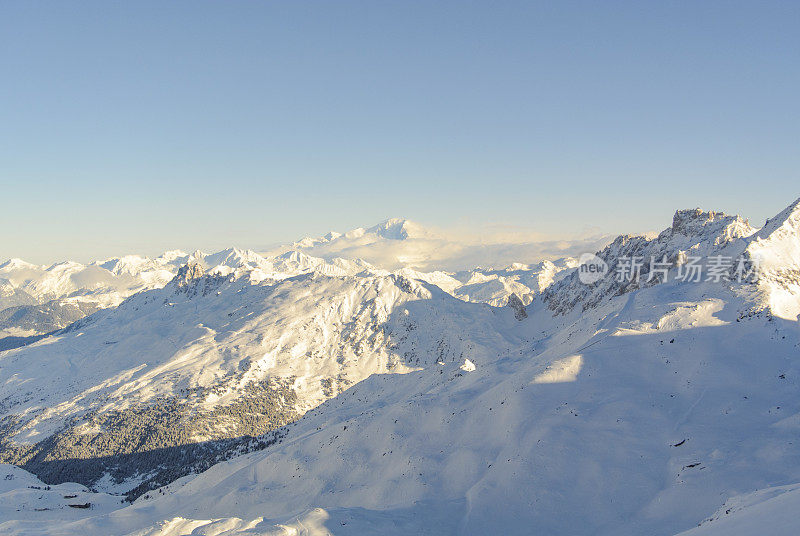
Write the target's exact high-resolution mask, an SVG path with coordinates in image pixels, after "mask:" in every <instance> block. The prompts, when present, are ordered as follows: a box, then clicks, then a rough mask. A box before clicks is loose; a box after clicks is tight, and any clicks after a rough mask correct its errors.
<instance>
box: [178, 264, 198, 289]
mask: <svg viewBox="0 0 800 536" xmlns="http://www.w3.org/2000/svg"><path fill="white" fill-rule="evenodd" d="M201 277H203V268H202V267H201V266H200V264H199V263H196V262H193V263H190V264H185V265H183V266H181V267H180V268H178V273H177V274H175V278H174V279H173V280H172V281H171V283H173V284H174V285H175V286H177V287H178V288H183V287H185V286H187V285H189V284H190V283H191V282H192V281H194V280H195V279H200V278H201Z"/></svg>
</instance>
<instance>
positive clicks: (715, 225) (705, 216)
mask: <svg viewBox="0 0 800 536" xmlns="http://www.w3.org/2000/svg"><path fill="white" fill-rule="evenodd" d="M754 232H756V229H755V228H754V227H752V226H751V225H750V223H749V222H748V221H747V220H745V219H742V218H741V217H740V216H730V215H728V214H725V213H723V212H714V211H709V212H704V211H702V210H700V209H699V208H696V209H689V210H678V211H677V212H675V216H673V218H672V227H671V228H670V229H668V230H666V231H664V233H669V234H670V235H672V236H675V235H681V236H685V237H690V238H691V237H694V238H698V239H701V240H705V241H708V240H712V241H713V243H714V244H715V245H719V244H721V243H727V242H730V241H732V240H736V239H738V238H743V237H746V236H750V235H751V234H753V233H754ZM664 233H662V234H664Z"/></svg>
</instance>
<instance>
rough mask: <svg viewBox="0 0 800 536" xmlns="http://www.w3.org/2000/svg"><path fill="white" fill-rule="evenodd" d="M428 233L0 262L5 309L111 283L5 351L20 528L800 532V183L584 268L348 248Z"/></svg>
mask: <svg viewBox="0 0 800 536" xmlns="http://www.w3.org/2000/svg"><path fill="white" fill-rule="evenodd" d="M409 239H411V240H418V241H431V240H433V241H435V240H436V238H432V237H431V236H430V235H428V234H427V233H426V232H425V231H424V230H421V229H419V228H416V227H414V226H413V225H410V224H408V223H407V222H403V221H400V222H397V221H392V220H389V221H388V222H387V223H386V224H383V225H381V226H377V227H376V228H372V229H361V230H357V231H356V232H353V233H350V236H345V235H337V234H330V235H328V236H326V237H323V238H321V239H313V240H312V239H309V240H307V241H303V242H301V243H297V244H294V245H293V246H292V247H291V248H287V250H286V251H282V252H273V254H271V255H258V254H256V253H253V252H242V251H239V250H229V251H226V252H221V253H219V254H215V255H199V254H196V255H193V256H183V255H182V254H175V255H174V256H172V255H170V256H165V257H160V258H159V259H161V260H160V261H157V262H156V261H147V262H144V261H143V263H144V264H146V266H148V268H147V270H139V271H137V270H138V268H137V269H132V271H133V272H135V273H136V274H139V275H135V276H134V275H132V274H131V270H129V271H128V272H125V270H123V269H122V268H120V270H119V273H118V274H117V275H116V276H115V277H119V278H120V279H119V280H116V279H111V280H108V279H106V280H103V281H104V282H102V283H99V284H98V285H97V286H94V287H92V285H90V284H84V285H83V286H80V284H78V283H75V281H77V280H78V275H75V274H81V273H83V272H82V271H81V270H84V271H88V272H87V273H88V274H97V273H101V272H98V271H97V270H95V268H92V267H96V268H97V269H100V268H102V269H103V270H106V271H108V272H109V273H113V269H112V268H114V266H116V265H115V264H113V263H112V264H109V265H108V266H100V265H95V264H92V265H89V266H87V267H84V268H83V269H78V268H76V267H73V268H74V270H73V271H72V272H70V273H71V274H73V275H70V276H69V277H67V278H60V279H58V278H56V279H53V282H52V283H47V284H45V281H50V279H47V278H48V277H51V276H46V275H42V274H43V273H44V272H48V269H40V268H36V267H26V265H24V264H22V263H20V262H18V261H11V262H10V263H6V265H3V267H0V278H4V279H5V280H6V281H8V283H5V285H6V286H4V287H2V288H3V289H4V290H3V293H4V294H3V296H6V297H7V298H4V299H7V300H8V302H7V303H14V305H10V307H19V306H31V305H34V302H36V303H37V304H41V303H42V300H46V299H49V298H52V297H53V296H56V297H55V298H53V299H77V298H81V299H86V296H94V297H95V298H96V301H95V302H94V303H95V304H96V306H97V307H98V309H99V310H98V311H96V312H94V313H92V314H90V315H89V316H86V317H84V318H82V319H80V320H78V321H77V322H74V323H71V324H69V326H68V327H66V328H65V329H61V330H58V331H55V332H54V333H52V334H51V335H50V336H47V337H43V338H41V339H38V340H36V341H33V340H31V341H29V342H28V343H27V344H24V345H22V346H19V347H17V348H13V349H9V350H7V351H4V352H2V353H0V419H2V420H0V461H2V462H5V463H11V464H14V465H16V466H18V467H19V468H21V469H19V468H16V467H11V468H9V469H8V471H9V474H13V475H14V477H13V478H12V479H9V480H16V481H18V482H20V483H21V484H20V485H19V486H15V485H13V484H9V483H8V482H7V483H6V484H5V486H6V487H4V488H0V489H2V490H3V493H2V494H0V511H2V512H3V516H4V519H0V532H3V533H8V534H75V533H81V534H87V535H91V534H131V535H133V534H136V535H156V534H158V535H182V534H190V533H191V534H215V535H221V534H315V535H316V534H337V535H339V534H354V535H355V534H370V533H379V534H425V533H427V534H495V533H503V534H530V533H532V532H533V533H536V532H539V533H543V534H608V535H612V534H613V535H620V534H630V535H637V534H661V535H670V534H678V533H682V532H684V531H688V532H687V534H691V535H695V534H697V535H698V536H702V535H710V536H711V535H717V534H739V533H741V534H753V532H746V531H745V532H742V530H743V529H741V527H749V526H752V527H760V528H761V529H763V531H764V532H763V533H765V534H795V533H797V531H798V530H800V522H798V521H797V520H796V519H793V517H792V516H789V515H787V512H791V511H793V509H794V508H795V507H796V506H797V505H798V504H799V503H798V499H797V489H798V486H800V444H798V441H797V437H798V431H800V391H798V382H800V362H799V361H798V357H800V327H799V326H800V324H798V315H800V200H798V201H796V202H794V203H792V204H791V205H790V206H789V207H787V208H786V209H785V210H783V211H781V212H780V213H779V214H778V215H776V216H775V217H774V218H771V219H770V220H769V221H768V222H767V223H766V225H765V226H764V227H762V228H760V229H759V228H755V227H752V226H751V225H750V224H749V223H748V222H747V221H746V220H743V219H742V218H739V217H737V216H729V215H725V214H722V213H718V212H705V211H702V210H699V209H698V210H690V211H678V212H677V213H676V214H675V217H674V218H673V221H672V223H671V225H670V226H669V227H667V228H666V229H665V230H664V231H662V232H661V233H660V234H658V235H657V236H653V237H644V236H621V237H618V238H617V239H615V240H614V241H612V242H611V243H610V244H608V245H606V246H605V247H602V248H597V249H598V251H597V252H596V254H597V255H596V256H597V258H599V259H601V260H602V262H603V263H604V265H605V266H607V268H608V271H607V273H606V274H605V275H604V277H601V278H599V279H598V280H597V281H594V282H591V283H588V284H587V283H586V281H585V280H583V279H582V278H581V272H580V270H581V268H580V267H578V266H577V262H576V261H574V260H572V259H564V260H561V261H557V262H549V261H546V262H541V263H539V264H529V265H528V264H525V265H523V264H516V265H509V266H508V267H507V268H502V267H500V268H498V267H490V268H472V269H469V270H453V271H445V270H438V271H437V270H433V271H425V270H424V269H421V267H420V266H418V265H414V264H412V263H409V264H407V265H404V266H402V267H398V266H390V265H384V266H379V265H376V264H373V262H372V261H373V260H374V259H369V256H368V255H362V256H358V257H356V256H355V255H352V253H353V252H354V251H362V250H368V249H369V247H370V245H371V244H378V245H377V246H376V247H377V248H380V250H381V253H380V255H381V256H382V255H384V250H385V248H387V247H388V246H387V244H389V245H391V244H396V245H397V247H398V248H399V250H398V251H400V253H399V254H396V255H395V258H399V257H398V255H400V256H402V255H404V254H405V253H403V252H404V251H406V250H404V249H403V248H406V247H410V246H407V245H403V244H404V243H405V242H406V241H408V240H409ZM389 241H391V242H389ZM337 244H338V245H337ZM590 252H591V250H590ZM308 253H314V254H315V255H316V256H311V255H309V254H308ZM575 253H576V254H577V253H579V252H577V251H576V252H575ZM362 258H366V259H367V260H358V259H362ZM376 258H377V254H376ZM166 259H170V260H166ZM637 259H639V260H640V261H641V264H636V263H637V262H638V261H637ZM724 260H730V262H727V261H726V262H723V261H724ZM127 262H128V264H136V263H132V261H127ZM149 263H153V264H149ZM659 263H660V264H659ZM123 264H124V263H123ZM138 264H142V263H138ZM495 266H502V265H500V264H497V265H495ZM690 266H703V267H704V268H705V269H706V270H707V271H706V272H705V273H704V274H702V276H701V277H698V278H696V279H695V278H693V277H687V273H689V274H691V272H689V271H688V270H689V267H690ZM15 270H17V272H15ZM20 270H29V272H28V273H29V274H30V275H27V276H25V275H14V274H21V273H22V272H21V271H20ZM36 270H39V271H36ZM3 274H6V275H3ZM126 274H127V275H126ZM142 274H151V275H149V276H147V277H145V276H144V275H142ZM73 276H74V277H73ZM623 276H624V277H623ZM52 277H55V276H52ZM86 277H87V278H88V277H89V275H86ZM104 277H106V276H104ZM129 277H130V278H132V279H130V278H129ZM26 278H27V279H26ZM95 280H97V279H91V281H95ZM123 280H124V281H125V283H124V284H123V283H122V281H123ZM109 281H110V282H109ZM70 285H73V286H70ZM115 285H116V286H115ZM92 288H93V289H94V291H92ZM111 288H116V289H117V290H115V291H114V292H115V293H116V294H115V296H117V297H116V298H114V300H118V301H119V303H118V305H117V303H116V302H114V300H112V299H111V298H110V297H109V296H110V295H108V296H106V295H105V294H106V291H107V289H111ZM44 289H57V291H45V290H44ZM77 289H83V290H77ZM101 289H106V290H101ZM47 292H50V294H48V293H47ZM54 292H55V293H54ZM58 292H61V294H58ZM76 292H77V295H75V296H72V295H70V293H73V294H75V293H76ZM93 292H95V293H96V294H93ZM109 292H110V291H109ZM123 295H125V296H126V297H124V299H121V298H123ZM99 296H105V297H103V298H102V299H100V298H99ZM93 299H94V298H93ZM26 300H27V303H26ZM103 300H105V301H103ZM112 302H114V303H112ZM101 307H102V308H101ZM23 469H24V470H25V471H27V473H26V472H22V470H23ZM28 473H32V474H28ZM0 474H2V472H1V471H0ZM32 475H36V476H35V477H34V476H32ZM36 478H38V479H40V480H41V482H40V483H37V482H38V481H36V480H35V479H36ZM31 482H33V483H31ZM69 482H73V483H75V484H67V483H69ZM42 485H44V486H48V485H49V486H53V487H54V486H57V485H58V486H72V487H69V488H68V489H67V488H64V491H63V492H62V491H59V492H58V493H60V494H61V496H62V497H63V496H65V495H68V494H69V495H71V494H76V498H77V494H82V495H80V500H81V501H84V500H85V501H86V502H87V503H91V504H93V505H96V510H93V511H92V510H90V512H89V513H87V512H81V513H73V512H71V510H75V508H70V506H69V505H67V506H66V511H68V512H69V516H71V517H69V516H64V517H63V518H59V519H62V520H63V521H64V522H63V523H59V524H54V523H52V520H53V519H54V516H56V514H54V513H53V512H55V511H56V509H58V511H60V510H65V508H64V504H63V503H64V501H65V499H59V498H58V497H57V496H55V495H53V494H52V493H50V494H42V497H41V498H40V499H35V498H33V497H32V495H31V493H30V492H29V491H28V492H25V490H30V489H32V488H31V486H38V487H42ZM81 486H83V487H81ZM52 489H54V488H51V490H48V491H52ZM60 489H61V488H59V490H60ZM70 490H77V492H73V491H70ZM95 497H96V498H95ZM123 497H125V498H127V499H128V500H132V501H133V504H130V505H128V503H125V505H123V504H119V505H116V503H115V501H114V499H115V498H119V499H120V500H122V498H123ZM36 501H40V502H38V503H37V502H36ZM23 503H24V504H25V505H26V506H25V507H24V508H23V507H21V506H20V505H22V504H23ZM36 504H40V505H42V506H41V508H37V507H36V506H35V505H36ZM736 530H740V532H738V533H737V532H736Z"/></svg>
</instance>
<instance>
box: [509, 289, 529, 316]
mask: <svg viewBox="0 0 800 536" xmlns="http://www.w3.org/2000/svg"><path fill="white" fill-rule="evenodd" d="M508 306H509V307H511V308H512V309H514V318H516V319H517V320H524V319H526V318H528V312H527V311H525V304H523V303H522V300H520V299H519V296H517V295H516V294H512V295H511V296H509V297H508Z"/></svg>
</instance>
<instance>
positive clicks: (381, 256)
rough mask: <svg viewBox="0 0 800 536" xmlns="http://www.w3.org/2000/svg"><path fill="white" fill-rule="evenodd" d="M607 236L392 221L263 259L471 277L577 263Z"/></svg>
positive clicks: (331, 235) (303, 243)
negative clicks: (301, 255) (451, 230)
mask: <svg viewBox="0 0 800 536" xmlns="http://www.w3.org/2000/svg"><path fill="white" fill-rule="evenodd" d="M610 238H611V237H608V236H592V237H587V238H579V239H574V240H569V241H565V240H542V239H541V238H539V237H536V236H531V235H530V234H525V233H523V234H522V235H511V236H509V235H506V234H499V235H497V234H489V235H487V236H482V235H480V234H476V233H460V234H455V235H452V234H448V233H445V232H437V231H433V230H430V229H427V228H425V227H423V226H422V225H420V224H418V223H415V222H413V221H410V220H406V219H403V218H392V219H389V220H386V221H384V222H382V223H379V224H378V225H374V226H372V227H369V228H366V229H365V228H363V227H359V228H357V229H353V230H351V231H348V232H345V233H338V232H334V231H331V232H329V233H327V234H326V235H324V236H321V237H318V238H310V237H307V238H304V239H302V240H300V241H298V242H295V243H293V244H290V245H287V246H282V247H278V248H275V249H273V250H270V251H268V252H266V253H264V254H265V255H266V256H272V255H276V254H279V253H282V252H285V251H287V250H300V251H303V252H305V253H307V254H308V255H311V256H313V257H320V258H323V259H326V260H331V259H334V258H344V259H350V260H355V259H362V260H364V261H366V262H369V263H370V264H372V265H374V266H376V267H379V268H383V269H386V270H399V269H403V268H408V269H413V270H417V271H420V272H426V273H428V272H436V271H444V272H448V273H453V272H462V271H471V270H473V269H475V268H476V267H483V269H488V270H497V269H505V268H506V267H509V266H511V265H513V264H515V263H528V264H536V263H539V262H541V261H542V260H555V259H562V258H566V257H577V256H578V255H580V254H581V253H583V252H586V251H595V250H597V249H599V248H601V247H603V246H604V245H606V244H607V243H608V242H609V241H610Z"/></svg>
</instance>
